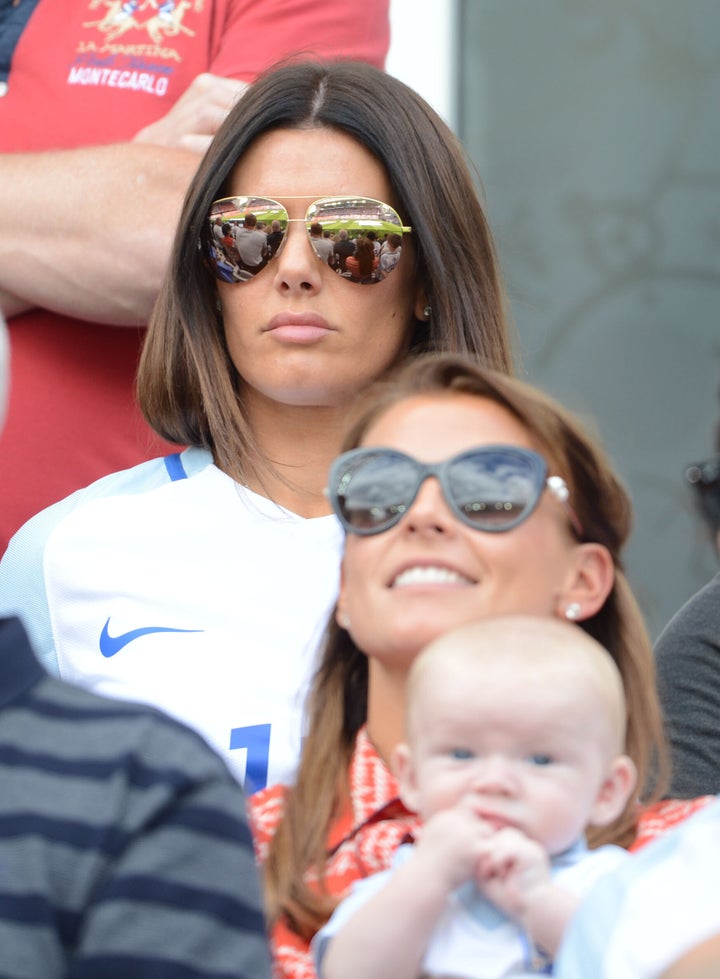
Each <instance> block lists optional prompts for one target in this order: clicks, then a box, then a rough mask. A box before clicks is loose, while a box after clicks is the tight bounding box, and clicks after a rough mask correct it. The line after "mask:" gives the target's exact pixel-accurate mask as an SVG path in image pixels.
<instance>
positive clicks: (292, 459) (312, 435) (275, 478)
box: [246, 402, 347, 517]
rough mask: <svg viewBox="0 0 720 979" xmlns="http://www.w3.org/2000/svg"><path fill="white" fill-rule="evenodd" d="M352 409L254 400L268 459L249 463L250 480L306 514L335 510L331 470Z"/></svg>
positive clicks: (253, 423) (256, 427)
mask: <svg viewBox="0 0 720 979" xmlns="http://www.w3.org/2000/svg"><path fill="white" fill-rule="evenodd" d="M346 413H347V412H346V409H336V408H316V407H297V406H294V405H279V404H276V403H272V402H271V403H267V402H264V403H263V404H262V405H252V406H251V407H250V410H249V411H248V415H249V422H250V427H251V429H252V431H253V435H254V437H255V441H256V443H257V445H258V448H259V449H260V453H261V455H262V459H261V460H258V461H257V462H256V463H255V464H254V465H253V467H252V468H250V467H248V473H247V480H246V482H247V486H248V487H249V488H250V489H251V490H253V491H254V492H256V493H259V494H260V495H261V496H265V497H267V498H268V499H271V500H273V501H274V502H275V503H278V504H279V505H280V506H282V507H285V508H286V509H288V510H290V511H292V512H293V513H296V514H297V515H298V516H301V517H321V516H325V515H326V514H328V513H330V512H331V507H330V504H329V502H328V500H327V497H326V496H325V488H326V486H327V475H328V469H329V468H330V463H331V462H332V460H333V459H334V458H335V456H336V455H337V454H338V452H339V451H340V441H341V439H342V435H343V431H344V423H345V417H346ZM264 460H267V462H265V461H264Z"/></svg>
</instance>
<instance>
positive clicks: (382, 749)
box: [367, 659, 407, 766]
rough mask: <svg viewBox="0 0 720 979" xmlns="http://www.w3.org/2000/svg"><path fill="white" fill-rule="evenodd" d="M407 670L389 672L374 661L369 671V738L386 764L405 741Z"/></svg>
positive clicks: (371, 662)
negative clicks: (396, 747)
mask: <svg viewBox="0 0 720 979" xmlns="http://www.w3.org/2000/svg"><path fill="white" fill-rule="evenodd" d="M406 687H407V670H406V669H394V670H389V669H387V668H386V667H385V666H384V665H383V664H382V663H380V662H379V661H378V660H376V659H371V660H370V664H369V671H368V713H367V732H368V737H369V738H370V740H371V741H372V743H373V745H374V746H375V750H376V751H377V753H378V754H379V755H380V757H381V758H382V760H383V761H384V762H385V764H386V765H388V766H390V764H391V761H392V753H393V749H394V748H395V746H396V745H398V744H399V743H400V742H401V741H404V740H405V690H406Z"/></svg>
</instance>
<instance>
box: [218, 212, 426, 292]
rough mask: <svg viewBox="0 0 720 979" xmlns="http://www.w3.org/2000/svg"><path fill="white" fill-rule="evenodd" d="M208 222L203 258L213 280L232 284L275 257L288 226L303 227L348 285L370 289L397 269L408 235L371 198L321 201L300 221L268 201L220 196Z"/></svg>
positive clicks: (407, 230) (394, 217) (255, 272)
mask: <svg viewBox="0 0 720 979" xmlns="http://www.w3.org/2000/svg"><path fill="white" fill-rule="evenodd" d="M300 199H302V198H292V197H288V198H285V200H300ZM207 221H208V225H207V227H206V229H205V233H204V234H203V250H204V253H205V257H206V259H207V261H208V264H209V266H210V268H211V269H212V272H213V274H214V275H215V276H216V278H218V279H220V280H221V281H222V282H231V283H242V282H249V281H251V280H252V279H254V278H255V276H256V275H258V274H259V273H260V272H262V271H263V269H264V268H266V266H267V265H268V264H269V263H270V262H272V260H273V258H275V257H276V255H277V254H278V253H279V251H280V249H281V248H282V245H283V243H284V241H285V238H286V236H287V232H288V227H289V226H290V224H293V223H298V222H301V223H303V224H304V225H305V230H306V231H307V235H308V238H309V240H310V243H311V245H312V246H313V249H314V251H315V254H316V255H317V257H318V259H320V260H321V261H323V262H326V263H327V265H328V266H329V267H330V268H331V269H333V270H334V271H335V272H337V274H338V275H340V276H342V277H343V278H344V279H347V280H348V282H356V283H358V284H360V285H372V284H374V283H376V282H381V281H382V280H383V279H385V278H387V276H388V275H390V274H391V273H392V272H393V271H394V270H395V269H396V268H397V267H398V264H399V262H400V258H401V253H402V236H403V235H404V234H409V233H410V232H411V231H412V228H410V227H408V226H406V225H404V224H403V223H402V220H401V218H400V215H399V214H398V213H397V211H396V210H395V209H394V208H392V207H391V206H390V205H389V204H385V203H383V201H377V200H375V199H374V198H372V197H349V196H344V197H321V198H319V199H318V200H316V201H313V202H312V204H310V206H309V207H308V209H307V211H306V212H305V217H304V218H291V217H290V216H289V215H288V212H287V210H286V208H285V207H284V206H283V205H282V204H281V203H280V202H279V201H276V200H273V199H272V198H270V197H223V198H221V199H220V200H217V201H215V202H214V203H213V204H212V205H211V206H210V213H209V215H208V219H207Z"/></svg>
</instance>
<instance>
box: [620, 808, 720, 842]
mask: <svg viewBox="0 0 720 979" xmlns="http://www.w3.org/2000/svg"><path fill="white" fill-rule="evenodd" d="M716 800H717V796H716V795H701V796H699V797H698V798H697V799H662V800H661V801H660V802H656V803H655V804H654V805H652V806H648V807H647V809H645V810H644V811H643V813H642V815H641V816H640V818H639V819H638V823H637V835H636V836H635V841H634V842H633V844H632V846H631V847H630V850H631V851H635V850H640V849H641V848H642V847H644V846H646V845H647V844H648V843H651V842H652V841H653V840H655V839H657V838H658V837H659V836H663V835H664V834H665V833H667V832H668V831H669V830H671V829H674V828H675V826H678V825H679V824H680V823H682V822H684V821H685V820H686V819H687V818H688V817H689V816H692V814H693V813H695V812H697V811H698V810H699V809H702V808H704V807H705V806H706V805H707V804H708V803H709V802H715V801H716Z"/></svg>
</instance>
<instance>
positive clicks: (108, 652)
mask: <svg viewBox="0 0 720 979" xmlns="http://www.w3.org/2000/svg"><path fill="white" fill-rule="evenodd" d="M109 625H110V619H108V620H107V622H106V623H105V625H104V626H103V631H102V632H101V633H100V652H101V653H102V654H103V656H105V657H106V658H107V659H109V658H110V657H111V656H114V655H115V653H119V652H120V650H121V649H123V648H124V647H125V646H127V644H128V643H130V642H134V640H135V639H139V638H140V637H141V636H149V635H151V634H152V633H153V632H204V631H205V630H204V629H172V628H170V627H168V626H162V625H151V626H147V627H146V628H144V629H131V631H130V632H122V633H121V634H120V635H119V636H111V635H110V633H109V632H108V626H109Z"/></svg>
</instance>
